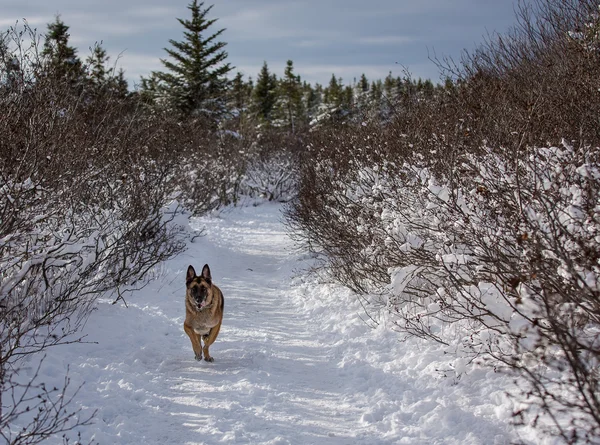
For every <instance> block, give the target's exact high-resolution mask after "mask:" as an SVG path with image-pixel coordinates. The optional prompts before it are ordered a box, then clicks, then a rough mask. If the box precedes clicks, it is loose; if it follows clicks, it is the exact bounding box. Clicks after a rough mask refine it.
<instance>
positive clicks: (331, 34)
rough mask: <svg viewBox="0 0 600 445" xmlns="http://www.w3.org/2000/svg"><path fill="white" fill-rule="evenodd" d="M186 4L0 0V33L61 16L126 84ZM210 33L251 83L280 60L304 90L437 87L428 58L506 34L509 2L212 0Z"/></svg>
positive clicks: (154, 57) (42, 27) (135, 78)
mask: <svg viewBox="0 0 600 445" xmlns="http://www.w3.org/2000/svg"><path fill="white" fill-rule="evenodd" d="M189 3H190V1H189V0H170V1H168V2H167V1H160V0H100V1H98V0H27V1H23V0H0V29H6V28H8V27H9V26H11V25H14V24H15V22H16V21H17V20H19V21H22V19H23V18H25V19H27V21H28V22H29V24H30V25H31V26H32V27H37V29H38V31H39V32H41V33H43V32H45V31H46V25H47V24H48V23H49V22H52V21H53V20H54V16H55V15H56V14H60V15H61V18H62V20H63V21H64V22H65V24H67V25H68V26H69V27H70V30H69V31H70V33H71V40H70V41H71V43H72V44H73V45H74V46H77V47H78V48H79V55H80V57H81V58H82V59H85V57H87V55H88V54H89V48H90V47H91V46H92V45H93V44H94V42H96V41H98V42H99V41H102V45H103V47H104V48H106V49H107V51H108V53H109V54H110V56H111V61H112V62H115V60H116V59H117V58H119V61H118V66H119V67H122V68H124V69H125V71H126V76H127V78H128V79H129V80H130V82H131V83H132V84H133V83H138V82H139V78H140V76H141V75H147V74H149V72H150V71H152V70H159V69H161V66H162V65H161V64H160V61H159V58H161V57H163V58H164V57H165V56H166V54H165V52H164V50H163V48H165V47H168V46H169V43H168V41H169V39H175V40H181V39H182V36H183V34H182V33H183V27H182V26H181V25H180V24H179V22H178V21H177V20H176V18H177V17H180V18H188V12H189V11H188V10H187V8H186V7H187V5H188V4H189ZM211 4H214V7H213V9H212V10H211V12H210V15H209V17H210V18H218V19H219V20H218V21H217V22H216V23H215V25H213V27H214V29H213V31H217V30H218V29H220V28H226V31H225V32H224V33H223V34H222V35H221V37H222V39H221V40H222V41H225V42H227V43H228V45H227V46H226V50H227V52H228V53H229V58H228V61H229V62H230V63H231V64H232V65H234V66H235V67H236V71H241V72H243V73H244V74H245V75H246V76H251V77H253V78H255V77H256V74H257V73H258V71H259V70H260V67H261V66H262V63H263V61H266V62H267V63H268V64H269V67H270V69H271V70H272V71H273V72H275V73H276V74H277V75H278V76H281V75H282V74H283V69H284V66H285V63H286V61H287V60H288V59H291V60H293V61H294V66H295V71H296V73H297V74H300V75H301V77H302V79H303V80H307V81H309V82H311V83H315V82H320V83H322V84H326V83H328V81H329V79H330V77H331V75H332V73H335V75H336V76H338V77H342V79H343V81H344V83H345V84H348V83H351V82H352V81H353V79H354V78H358V77H359V76H360V75H361V74H362V73H365V74H366V76H367V77H368V78H369V79H371V80H372V79H376V78H384V77H385V76H386V75H387V73H388V72H390V71H392V72H393V74H394V75H402V74H403V67H406V68H407V69H408V70H409V72H410V73H411V74H412V75H413V77H422V78H430V79H432V80H434V81H438V80H439V71H438V69H437V67H436V66H435V64H434V63H433V62H432V61H431V60H429V59H430V58H431V57H432V56H433V54H434V53H435V54H436V55H437V56H438V57H441V56H449V57H452V58H454V59H456V60H457V59H459V58H460V54H461V51H462V50H464V49H467V50H472V49H474V48H475V46H476V45H477V44H478V43H480V42H482V41H483V38H484V35H486V34H487V33H492V32H495V31H496V32H505V31H506V30H507V29H508V28H509V27H510V26H511V25H512V24H513V23H514V22H515V18H514V3H513V1H512V0H371V1H365V0H294V1H286V0H214V1H206V2H205V6H209V5H211Z"/></svg>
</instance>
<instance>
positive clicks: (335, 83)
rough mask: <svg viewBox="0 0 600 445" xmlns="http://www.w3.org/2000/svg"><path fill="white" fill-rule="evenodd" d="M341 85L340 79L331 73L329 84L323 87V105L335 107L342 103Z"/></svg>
mask: <svg viewBox="0 0 600 445" xmlns="http://www.w3.org/2000/svg"><path fill="white" fill-rule="evenodd" d="M342 96H343V86H342V79H339V80H338V79H337V78H336V77H335V74H332V75H331V79H330V80H329V85H328V86H327V88H325V93H324V98H323V102H324V105H325V106H327V107H329V108H332V109H336V108H339V107H340V106H341V105H342V100H343V97H342Z"/></svg>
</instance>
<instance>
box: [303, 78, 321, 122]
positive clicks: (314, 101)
mask: <svg viewBox="0 0 600 445" xmlns="http://www.w3.org/2000/svg"><path fill="white" fill-rule="evenodd" d="M302 90H303V103H304V110H305V113H306V120H307V121H308V122H310V121H312V120H313V119H314V118H315V117H317V115H318V111H319V107H320V106H321V104H322V103H323V87H322V86H321V85H319V84H318V83H317V84H316V85H315V87H314V88H313V87H312V85H311V84H310V83H308V82H304V84H303V86H302Z"/></svg>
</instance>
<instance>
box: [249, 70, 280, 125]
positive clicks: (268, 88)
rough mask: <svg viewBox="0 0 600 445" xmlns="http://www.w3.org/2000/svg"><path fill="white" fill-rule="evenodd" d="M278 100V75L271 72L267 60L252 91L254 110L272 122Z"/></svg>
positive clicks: (260, 117) (259, 117)
mask: <svg viewBox="0 0 600 445" xmlns="http://www.w3.org/2000/svg"><path fill="white" fill-rule="evenodd" d="M276 100H277V76H275V75H274V74H271V73H270V72H269V67H268V66H267V62H264V63H263V66H262V69H261V70H260V73H258V77H257V78H256V85H255V87H254V90H253V92H252V112H253V114H254V115H255V116H256V117H257V118H258V119H259V120H263V121H267V122H270V121H271V119H272V112H273V107H274V106H275V102H276Z"/></svg>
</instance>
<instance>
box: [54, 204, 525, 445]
mask: <svg viewBox="0 0 600 445" xmlns="http://www.w3.org/2000/svg"><path fill="white" fill-rule="evenodd" d="M280 210H281V208H280V207H279V206H277V205H263V206H260V207H256V208H255V207H247V208H241V209H235V210H233V211H232V212H230V213H226V214H224V215H222V217H220V218H201V219H198V220H195V221H194V223H193V225H196V227H195V228H196V229H201V228H205V230H206V232H205V233H206V236H203V237H200V238H196V239H195V241H194V242H192V243H189V246H188V250H187V251H186V252H185V253H184V254H182V255H180V256H179V257H177V258H175V259H173V260H171V261H169V262H168V263H167V264H165V265H164V266H163V267H162V268H161V270H160V271H159V273H158V276H157V279H156V280H155V281H153V282H151V284H150V285H148V286H147V287H146V288H145V289H143V290H141V291H139V292H136V293H135V294H133V295H129V296H127V297H126V299H127V302H128V305H129V307H128V308H123V307H119V306H118V305H114V306H113V305H110V304H108V303H107V302H105V303H101V304H100V305H99V309H98V311H96V312H95V313H94V314H93V315H92V316H91V318H90V320H89V322H88V325H87V327H86V331H85V332H86V334H87V335H88V337H87V338H86V340H88V341H90V342H94V343H92V344H81V345H71V346H69V347H65V348H62V349H60V350H58V351H57V353H54V354H51V355H49V357H48V358H47V359H46V368H45V375H46V378H47V379H50V380H52V379H54V380H55V381H56V382H57V383H60V381H61V380H60V379H61V375H62V374H63V373H64V369H65V368H66V366H67V365H68V366H69V367H70V376H71V380H72V383H73V384H74V385H78V384H81V383H83V382H85V385H84V386H83V387H82V389H81V391H80V393H79V395H78V397H77V400H78V401H79V402H78V403H80V405H81V407H82V408H83V409H84V410H85V411H86V412H90V411H92V410H95V409H97V410H98V411H97V415H96V419H95V421H94V423H93V424H92V425H91V426H89V427H86V428H85V429H84V430H83V438H84V439H85V438H89V437H91V436H92V435H93V436H94V440H95V441H97V442H98V443H101V444H112V443H115V444H222V443H226V444H229V443H233V444H272V445H283V444H321V443H323V444H334V445H342V444H359V443H360V444H384V445H385V444H399V443H406V444H457V445H458V444H495V445H501V444H508V443H511V441H513V440H514V439H515V438H517V436H516V435H515V432H514V430H513V429H512V427H510V426H508V424H507V420H508V419H509V417H510V406H509V405H508V404H507V402H506V400H505V398H504V396H503V385H506V384H507V380H506V379H505V378H500V377H498V376H496V375H494V374H493V373H492V372H490V371H484V370H479V371H474V372H472V373H470V374H469V375H463V376H462V378H456V377H455V378H452V376H450V377H446V376H444V377H442V374H443V372H441V371H440V368H444V367H447V366H448V363H451V361H450V362H448V360H450V359H448V358H446V357H443V358H441V359H440V352H439V348H438V349H435V348H431V349H428V347H427V346H424V345H420V344H417V343H415V344H410V343H400V342H398V337H397V335H396V334H394V333H390V332H388V331H387V330H385V329H379V330H375V331H373V330H370V329H369V328H368V327H367V326H366V325H365V324H364V323H363V322H362V321H361V320H360V316H361V313H360V312H361V311H360V307H359V306H358V305H357V303H356V301H355V299H354V298H352V296H351V295H349V293H348V292H347V291H346V293H345V294H344V292H345V291H343V290H340V289H339V288H336V287H333V286H327V285H320V286H317V285H313V284H311V283H310V282H304V281H300V280H294V279H293V275H294V270H295V269H297V268H300V267H302V263H301V262H300V261H299V259H298V256H297V255H296V254H294V253H293V250H292V247H293V246H292V242H291V241H290V239H289V238H288V236H287V235H286V233H285V229H284V227H283V225H282V223H281V221H280V219H281V215H280ZM204 263H209V265H210V267H211V271H212V275H213V280H214V282H215V283H216V284H218V285H219V287H220V288H221V289H222V290H223V293H224V296H225V316H224V321H223V326H222V329H221V333H220V334H219V337H218V338H217V340H216V342H215V344H214V345H213V346H212V347H211V355H212V356H213V357H214V358H215V362H214V363H206V362H196V361H195V360H194V359H193V352H192V349H191V345H190V342H189V339H188V338H187V336H186V335H185V334H184V333H183V329H182V324H183V319H184V292H185V286H184V281H185V271H186V269H187V266H188V265H189V264H192V265H194V267H195V268H196V270H199V269H200V268H201V267H202V265H203V264H204ZM444 360H445V361H444ZM446 374H447V373H446ZM459 380H460V384H459ZM521 439H525V438H524V437H521ZM525 442H526V443H534V442H535V441H534V442H529V441H527V440H526V441H525ZM56 443H62V441H60V442H58V441H57V442H56Z"/></svg>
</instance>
